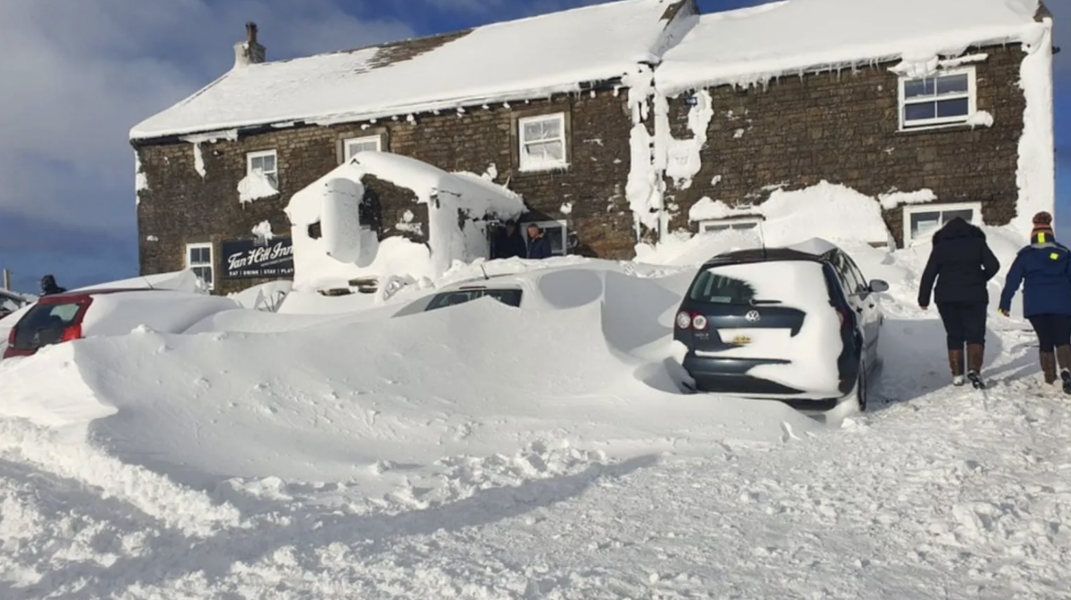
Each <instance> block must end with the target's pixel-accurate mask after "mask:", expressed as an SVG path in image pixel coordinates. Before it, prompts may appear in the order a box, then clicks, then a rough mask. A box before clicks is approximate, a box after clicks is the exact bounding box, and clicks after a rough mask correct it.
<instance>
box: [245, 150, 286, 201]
mask: <svg viewBox="0 0 1071 600" xmlns="http://www.w3.org/2000/svg"><path fill="white" fill-rule="evenodd" d="M267 156H270V157H272V161H273V162H274V163H275V170H274V171H268V172H264V175H265V176H266V177H267V178H268V180H269V181H270V182H271V183H272V186H273V187H274V188H275V191H279V153H278V152H276V151H275V150H260V151H258V152H247V153H246V155H245V173H246V175H250V174H252V173H253V161H254V160H255V159H258V158H264V157H267Z"/></svg>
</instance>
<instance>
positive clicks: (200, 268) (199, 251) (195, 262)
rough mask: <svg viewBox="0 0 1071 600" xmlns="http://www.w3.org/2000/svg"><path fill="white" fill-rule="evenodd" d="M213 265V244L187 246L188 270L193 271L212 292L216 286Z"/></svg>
mask: <svg viewBox="0 0 1071 600" xmlns="http://www.w3.org/2000/svg"><path fill="white" fill-rule="evenodd" d="M213 264H214V263H213V261H212V244H186V268H187V269H193V273H194V274H195V275H197V277H199V278H200V279H201V281H203V282H205V285H207V286H208V289H210V290H211V289H213V288H215V284H216V280H215V268H214V267H213Z"/></svg>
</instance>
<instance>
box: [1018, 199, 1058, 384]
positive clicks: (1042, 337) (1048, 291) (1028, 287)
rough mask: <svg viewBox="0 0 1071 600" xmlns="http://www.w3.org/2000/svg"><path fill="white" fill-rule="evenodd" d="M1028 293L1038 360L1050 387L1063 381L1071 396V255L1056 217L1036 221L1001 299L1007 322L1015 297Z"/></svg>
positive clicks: (1027, 305)
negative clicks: (1054, 226)
mask: <svg viewBox="0 0 1071 600" xmlns="http://www.w3.org/2000/svg"><path fill="white" fill-rule="evenodd" d="M1020 285H1021V286H1022V287H1023V316H1024V317H1026V318H1027V320H1029V321H1030V325H1032V326H1033V327H1034V332H1035V333H1037V336H1038V360H1039V362H1040V363H1041V371H1042V373H1043V374H1044V377H1045V383H1047V384H1050V385H1052V384H1053V383H1055V382H1056V379H1057V374H1056V366H1057V362H1059V366H1060V374H1059V379H1060V380H1061V381H1062V382H1063V390H1064V392H1065V393H1068V394H1071V251H1069V250H1068V249H1067V248H1066V247H1065V246H1064V245H1063V244H1060V243H1059V242H1057V241H1056V236H1055V235H1053V229H1052V215H1051V214H1049V213H1047V212H1040V213H1038V214H1036V215H1034V230H1033V231H1032V232H1031V234H1030V245H1029V246H1027V247H1025V248H1023V249H1022V250H1020V251H1019V254H1018V255H1016V257H1015V262H1013V263H1012V266H1011V269H1010V270H1009V271H1008V277H1007V280H1006V281H1005V283H1004V291H1003V293H1001V295H1000V313H1001V314H1003V315H1004V316H1007V315H1008V313H1009V311H1010V310H1011V301H1012V297H1014V296H1015V292H1017V291H1019V286H1020Z"/></svg>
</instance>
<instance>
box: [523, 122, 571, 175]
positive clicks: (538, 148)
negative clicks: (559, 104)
mask: <svg viewBox="0 0 1071 600" xmlns="http://www.w3.org/2000/svg"><path fill="white" fill-rule="evenodd" d="M517 139H518V141H519V142H520V147H519V148H518V152H519V154H518V156H519V157H520V165H519V166H520V170H521V171H544V170H547V169H561V168H564V167H566V166H568V160H567V157H566V156H565V113H556V114H553V115H539V116H537V117H525V118H523V119H518V120H517Z"/></svg>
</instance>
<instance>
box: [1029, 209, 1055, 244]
mask: <svg viewBox="0 0 1071 600" xmlns="http://www.w3.org/2000/svg"><path fill="white" fill-rule="evenodd" d="M1033 225H1034V228H1033V230H1031V231H1030V239H1031V240H1037V239H1038V234H1042V235H1043V236H1048V237H1049V238H1050V239H1051V238H1054V237H1056V236H1055V234H1054V233H1053V229H1052V215H1051V214H1050V213H1048V212H1046V211H1041V212H1039V213H1038V214H1036V215H1034V219H1033ZM1042 239H1044V238H1042Z"/></svg>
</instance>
